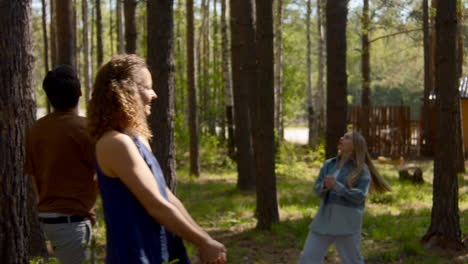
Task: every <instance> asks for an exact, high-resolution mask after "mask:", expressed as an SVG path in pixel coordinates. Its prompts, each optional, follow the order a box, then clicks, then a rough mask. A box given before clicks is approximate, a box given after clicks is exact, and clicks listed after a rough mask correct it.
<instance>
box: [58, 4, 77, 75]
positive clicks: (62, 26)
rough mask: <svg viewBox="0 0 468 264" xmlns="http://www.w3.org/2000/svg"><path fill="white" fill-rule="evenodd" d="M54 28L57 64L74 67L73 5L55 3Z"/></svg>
mask: <svg viewBox="0 0 468 264" xmlns="http://www.w3.org/2000/svg"><path fill="white" fill-rule="evenodd" d="M55 5H56V6H55V16H56V20H55V28H56V29H57V64H58V65H61V64H68V65H70V66H72V67H75V65H76V53H75V40H74V37H73V36H74V30H75V27H74V23H73V3H72V1H55Z"/></svg>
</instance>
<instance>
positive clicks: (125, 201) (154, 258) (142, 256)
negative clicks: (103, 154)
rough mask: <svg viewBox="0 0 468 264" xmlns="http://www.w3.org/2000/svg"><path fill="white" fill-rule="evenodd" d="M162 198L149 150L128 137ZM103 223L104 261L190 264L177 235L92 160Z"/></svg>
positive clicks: (115, 263)
mask: <svg viewBox="0 0 468 264" xmlns="http://www.w3.org/2000/svg"><path fill="white" fill-rule="evenodd" d="M132 139H133V141H134V142H135V145H136V146H137V148H138V150H139V152H140V154H141V156H142V157H143V159H144V160H145V162H146V164H147V165H148V167H149V168H150V170H151V172H152V173H153V176H154V178H155V180H156V182H157V183H158V186H159V191H160V192H161V194H162V196H163V197H164V198H165V199H168V198H167V193H166V181H165V180H164V177H163V173H162V170H161V167H160V166H159V163H158V161H157V160H156V157H155V156H154V155H153V153H152V152H151V151H150V150H149V149H148V148H147V147H146V146H145V145H144V144H143V142H141V141H140V140H139V139H138V137H137V136H134V137H132ZM95 167H96V173H97V177H98V182H99V190H100V192H101V198H102V204H103V209H104V216H105V222H106V229H107V232H106V239H107V256H106V263H108V264H119V263H122V264H130V263H132V264H133V263H135V264H140V263H141V264H159V263H163V262H165V261H168V262H171V261H174V260H178V261H176V262H175V263H180V264H184V263H190V261H189V259H188V257H187V253H186V250H185V247H184V244H183V242H182V239H180V238H179V237H178V236H176V235H175V234H173V233H172V232H170V231H169V230H167V229H166V228H164V226H162V225H160V224H159V223H157V222H156V220H154V219H153V218H152V217H151V216H150V215H149V214H148V213H147V211H146V210H145V208H144V207H143V206H142V205H141V204H140V202H139V201H138V200H137V198H136V197H135V196H134V195H133V194H132V192H130V190H129V189H128V188H127V187H126V186H125V184H124V183H123V182H122V181H121V180H120V179H119V178H111V177H108V176H106V175H105V174H104V173H103V172H102V170H101V169H100V168H99V165H98V163H97V160H96V159H95Z"/></svg>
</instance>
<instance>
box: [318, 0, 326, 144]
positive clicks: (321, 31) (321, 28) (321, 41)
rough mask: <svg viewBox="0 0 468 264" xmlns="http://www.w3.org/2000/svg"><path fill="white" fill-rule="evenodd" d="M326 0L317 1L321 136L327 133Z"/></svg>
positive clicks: (319, 120)
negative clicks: (324, 11) (325, 79)
mask: <svg viewBox="0 0 468 264" xmlns="http://www.w3.org/2000/svg"><path fill="white" fill-rule="evenodd" d="M325 3H326V2H325V0H317V34H318V38H317V40H318V45H317V46H318V50H317V52H318V55H317V68H318V69H317V70H318V74H317V104H316V108H317V109H316V111H317V116H318V131H319V135H320V136H323V135H324V132H325V123H326V122H325V119H326V118H325V111H326V109H325V106H326V104H325V82H324V78H325V68H326V65H325V25H324V24H325V23H324V21H323V20H324V19H323V10H324V8H325Z"/></svg>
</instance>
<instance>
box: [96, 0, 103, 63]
mask: <svg viewBox="0 0 468 264" xmlns="http://www.w3.org/2000/svg"><path fill="white" fill-rule="evenodd" d="M96 39H97V64H98V67H99V66H101V64H102V61H103V59H104V50H103V45H102V12H101V0H96Z"/></svg>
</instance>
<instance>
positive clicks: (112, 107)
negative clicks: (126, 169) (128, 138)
mask: <svg viewBox="0 0 468 264" xmlns="http://www.w3.org/2000/svg"><path fill="white" fill-rule="evenodd" d="M144 68H146V69H148V66H147V64H146V62H145V61H144V60H143V59H142V58H140V57H138V56H137V55H134V54H123V55H115V56H113V57H112V59H111V60H110V61H109V62H108V63H106V64H104V65H102V66H101V67H100V69H99V71H98V73H97V75H96V79H95V81H94V85H93V93H92V97H91V100H90V102H89V105H88V114H87V116H88V129H89V133H90V135H91V137H92V138H93V139H94V140H95V141H97V140H98V139H99V138H101V137H102V135H103V134H104V133H106V132H107V131H110V130H117V131H120V132H123V131H127V132H129V133H131V134H133V133H138V134H139V135H141V136H143V137H146V138H148V139H150V138H151V137H152V133H151V131H150V129H149V128H148V122H147V120H146V115H145V112H144V106H143V102H142V100H141V96H140V93H139V90H138V85H139V84H138V80H137V73H138V72H139V71H140V70H141V69H144Z"/></svg>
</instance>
